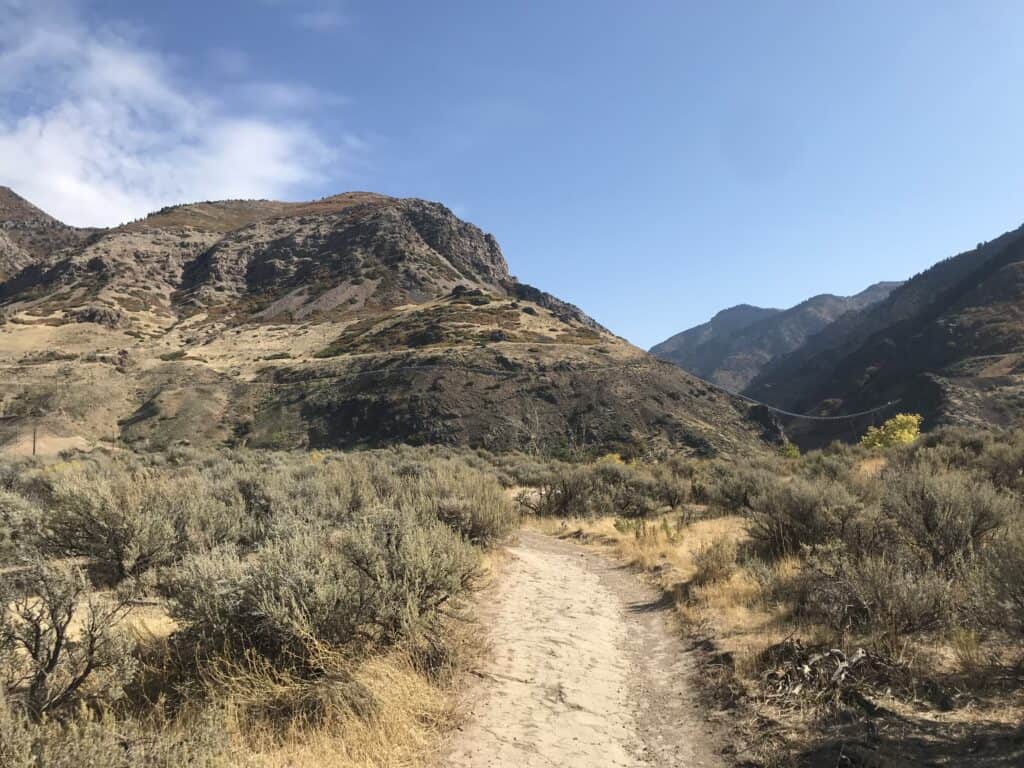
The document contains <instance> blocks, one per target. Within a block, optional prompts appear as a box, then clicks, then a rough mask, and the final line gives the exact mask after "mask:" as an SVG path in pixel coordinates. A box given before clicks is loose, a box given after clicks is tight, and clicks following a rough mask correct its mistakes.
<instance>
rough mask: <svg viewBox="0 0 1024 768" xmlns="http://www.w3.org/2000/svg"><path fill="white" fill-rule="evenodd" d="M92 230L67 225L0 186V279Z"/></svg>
mask: <svg viewBox="0 0 1024 768" xmlns="http://www.w3.org/2000/svg"><path fill="white" fill-rule="evenodd" d="M94 231H95V230H90V229H79V228H76V227H69V226H68V225H66V224H63V223H61V222H59V221H57V219H55V218H53V217H52V216H50V215H49V214H47V213H44V212H43V211H41V210H39V208H37V207H36V206H34V205H32V203H30V202H29V201H28V200H26V199H25V198H23V197H21V196H20V195H18V194H16V193H15V192H14V191H13V190H11V189H9V188H8V187H2V186H0V281H2V280H4V279H5V278H7V277H10V276H11V275H13V274H14V273H16V272H18V271H19V270H21V269H23V268H24V267H26V266H28V265H29V264H32V263H34V262H36V261H38V260H40V259H44V258H48V257H50V256H52V255H53V254H55V253H57V252H59V251H61V250H63V249H64V248H68V247H71V246H75V245H78V244H80V243H81V242H82V241H83V240H84V239H85V238H86V237H88V236H89V235H90V234H92V233H93V232H94Z"/></svg>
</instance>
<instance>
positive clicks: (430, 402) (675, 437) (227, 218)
mask: <svg viewBox="0 0 1024 768" xmlns="http://www.w3.org/2000/svg"><path fill="white" fill-rule="evenodd" d="M0 313H2V316H3V317H4V318H6V322H4V323H3V324H0V365H3V366H5V368H6V370H7V372H8V375H7V377H6V379H5V381H4V382H3V383H2V386H0V444H4V443H6V445H7V447H8V449H17V448H18V446H24V445H25V441H26V439H27V435H29V434H30V431H31V424H32V422H33V420H36V421H38V422H40V423H41V424H42V426H43V433H44V437H45V439H46V440H47V441H49V444H50V445H54V446H58V447H64V446H68V445H94V444H96V443H97V442H99V441H112V440H119V441H126V442H128V443H131V444H136V445H142V446H150V447H164V446H167V445H172V444H175V443H181V442H190V443H201V444H211V443H212V444H216V443H231V444H246V445H250V446H274V447H299V446H316V447H332V446H333V447H355V446H369V445H381V444H388V443H396V442H409V443H424V442H435V443H449V444H461V445H472V446H482V447H487V448H492V449H497V450H504V449H509V448H521V449H528V450H544V451H548V452H562V451H570V450H573V449H586V450H597V449H615V448H625V449H637V448H643V449H647V448H650V447H652V446H657V445H659V444H661V445H674V446H678V447H682V448H687V449H690V450H698V451H703V452H722V451H725V452H741V451H747V450H753V449H755V448H756V446H757V445H759V444H760V442H759V441H760V439H761V435H762V433H763V432H764V431H765V427H763V426H762V425H761V424H760V422H759V421H758V420H757V419H754V418H751V417H750V416H751V414H750V413H749V409H748V408H747V406H745V405H743V404H742V403H741V402H739V401H738V400H736V399H733V398H729V397H727V396H725V395H723V394H721V393H717V392H714V391H710V390H708V388H707V387H705V386H704V385H703V384H701V383H700V382H698V381H696V380H694V379H693V378H692V377H689V376H688V375H686V374H685V373H683V372H682V371H680V370H678V369H676V368H675V367H673V366H671V365H668V364H665V363H661V362H659V361H657V360H655V359H654V358H652V357H651V356H649V355H647V354H646V353H644V352H643V351H641V350H639V349H636V348H635V347H632V346H631V345H629V344H627V343H626V342H624V341H623V340H621V339H619V338H618V337H616V336H614V335H612V334H611V333H609V332H608V331H607V330H606V329H604V328H602V327H601V326H600V325H598V324H597V323H595V322H594V321H593V320H592V319H590V318H589V317H587V316H586V315H585V314H584V313H583V312H582V311H581V310H579V309H578V308H576V307H573V306H572V305H570V304H566V303H565V302H562V301H559V300H558V299H556V298H555V297H553V296H550V295H549V294H546V293H544V292H542V291H540V290H538V289H535V288H532V287H530V286H526V285H523V284H521V283H518V282H516V281H515V279H514V278H512V277H511V276H510V274H509V270H508V265H507V264H506V262H505V259H504V257H503V255H502V253H501V249H500V248H499V246H498V244H497V242H496V241H495V239H494V238H493V237H491V236H490V235H487V234H485V233H483V232H481V231H480V230H479V229H478V228H476V227H475V226H473V225H471V224H468V223H466V222H463V221H461V220H459V219H458V218H457V217H456V216H454V214H452V213H451V211H449V210H448V209H447V208H445V207H444V206H442V205H440V204H438V203H430V202H426V201H422V200H411V199H405V200H403V199H394V198H388V197H384V196H381V195H375V194H371V193H349V194H346V195H338V196H335V197H331V198H325V199H323V200H319V201H314V202H311V203H280V202H273V201H224V202H214V203H198V204H192V205H185V206H175V207H172V208H167V209H164V210H162V211H159V212H157V213H155V214H153V215H151V216H149V217H147V218H145V219H142V220H140V221H137V222H133V223H131V224H129V225H126V226H123V227H118V228H115V229H111V230H105V231H101V232H97V233H94V234H92V235H91V236H90V237H88V238H87V239H85V240H84V241H82V242H81V243H80V244H79V245H78V246H76V247H72V248H66V249H64V250H61V251H59V252H57V253H54V254H50V255H48V256H47V257H45V258H40V259H38V260H37V261H35V262H33V263H32V264H31V265H30V266H28V267H27V268H24V269H22V270H21V271H20V272H19V273H17V274H16V275H14V276H12V277H9V278H8V279H7V280H6V282H2V283H0ZM32 414H39V415H37V416H34V417H33V416H32ZM755 416H756V414H755ZM773 427H774V425H772V424H771V423H767V428H768V430H769V431H770V430H771V429H772V428H773ZM69 441H70V442H69Z"/></svg>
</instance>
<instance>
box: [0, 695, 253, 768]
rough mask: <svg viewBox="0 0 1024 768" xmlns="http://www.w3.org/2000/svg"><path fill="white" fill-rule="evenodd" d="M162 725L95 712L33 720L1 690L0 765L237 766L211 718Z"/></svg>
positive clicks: (71, 767)
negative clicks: (178, 725) (171, 726)
mask: <svg viewBox="0 0 1024 768" xmlns="http://www.w3.org/2000/svg"><path fill="white" fill-rule="evenodd" d="M160 725H161V724H159V723H157V724H148V723H147V724H143V723H140V722H137V721H134V720H115V719H114V718H113V717H111V716H109V715H107V716H93V715H92V714H90V713H89V712H88V711H78V712H75V713H72V714H71V715H69V716H68V717H65V718H62V719H59V720H56V719H48V720H43V721H40V722H33V721H31V720H29V719H28V718H27V717H25V716H24V715H22V714H21V713H20V712H18V711H17V710H15V709H14V708H12V707H10V706H9V705H8V704H7V703H6V702H4V700H3V697H2V695H0V765H2V766H3V767H4V768H84V767H85V766H90V767H91V766H96V768H100V767H102V768H140V766H145V768H182V766H188V767H189V768H234V767H235V766H239V765H240V764H241V763H240V762H239V761H238V759H237V757H236V756H234V755H232V754H231V753H230V750H229V746H228V743H227V736H226V734H225V733H224V729H223V728H219V727H217V725H216V724H215V722H214V721H213V720H212V719H211V718H205V719H202V720H199V721H197V722H192V723H189V727H188V728H187V729H185V728H177V729H174V730H170V729H167V728H164V727H160Z"/></svg>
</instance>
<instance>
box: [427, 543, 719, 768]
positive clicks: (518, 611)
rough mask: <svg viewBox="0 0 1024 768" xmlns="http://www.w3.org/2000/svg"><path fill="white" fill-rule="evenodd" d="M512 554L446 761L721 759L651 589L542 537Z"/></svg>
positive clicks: (487, 612) (571, 763) (487, 617)
mask: <svg viewBox="0 0 1024 768" xmlns="http://www.w3.org/2000/svg"><path fill="white" fill-rule="evenodd" d="M510 553H511V555H512V558H511V562H510V563H509V564H508V566H507V567H506V568H505V569H504V570H503V572H502V575H501V584H500V586H499V587H498V589H497V591H496V594H495V595H494V598H495V599H494V602H493V604H491V605H488V606H487V607H486V608H485V609H484V611H483V613H484V622H485V625H486V626H487V627H488V629H489V633H490V638H491V646H492V658H491V660H490V662H489V664H488V666H487V668H486V669H485V670H484V672H483V678H484V684H483V685H481V686H480V690H479V691H478V701H477V702H476V704H475V707H474V710H473V714H472V717H471V719H470V722H469V724H468V725H467V727H466V728H465V729H464V730H463V731H462V733H460V734H459V736H458V738H457V739H456V740H455V743H454V745H453V748H452V750H451V752H450V753H449V755H448V757H447V759H446V760H445V762H444V764H445V765H446V766H454V767H455V768H484V767H485V766H487V767H489V768H497V767H503V766H510V767H512V768H535V767H536V768H548V767H550V766H558V767H559V768H577V767H579V768H584V767H586V768H604V767H605V766H607V767H608V768H612V767H613V766H615V767H618V766H631V767H632V766H652V765H654V766H665V767H666V768H668V767H670V766H685V767H686V768H698V766H699V767H701V768H704V767H706V768H712V767H716V766H722V765H724V763H723V762H722V761H721V759H720V758H718V757H717V751H716V749H715V748H714V747H713V746H712V744H713V736H712V735H711V731H712V726H711V725H710V724H709V723H708V721H707V718H706V717H705V715H704V714H703V712H702V711H701V709H700V708H699V707H698V705H697V704H696V702H695V701H694V698H693V695H692V693H691V692H690V689H689V687H688V684H687V683H688V678H689V675H690V671H691V665H692V664H693V660H692V658H691V657H690V655H689V654H688V652H687V651H686V649H685V648H684V646H683V644H682V643H681V641H680V639H679V633H678V632H673V627H672V626H671V619H670V613H669V611H668V610H667V609H666V608H665V607H664V606H661V605H659V604H658V603H657V602H656V595H655V594H654V592H653V591H652V590H651V589H650V588H648V587H646V586H645V585H643V584H642V582H640V580H639V579H638V578H637V577H636V576H634V575H633V574H632V573H630V572H629V571H628V570H626V569H624V568H622V567H620V566H617V565H615V564H613V563H611V562H609V561H608V560H606V559H605V558H603V557H601V556H599V555H596V554H594V553H591V552H588V551H585V550H583V549H582V548H580V547H576V546H574V545H572V544H569V543H566V542H562V541H558V540H555V539H552V538H550V537H547V536H541V535H539V534H535V533H522V534H521V535H520V538H519V542H518V543H517V545H516V546H514V547H512V548H511V549H510Z"/></svg>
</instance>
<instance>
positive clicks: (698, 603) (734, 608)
mask: <svg viewBox="0 0 1024 768" xmlns="http://www.w3.org/2000/svg"><path fill="white" fill-rule="evenodd" d="M678 520H679V518H678V516H676V515H664V516H661V517H658V518H652V519H650V520H647V521H645V525H644V526H643V528H642V529H641V532H640V533H639V534H638V533H636V529H633V530H630V529H625V530H624V529H623V526H622V525H621V523H620V524H619V525H618V526H616V522H617V521H616V519H615V518H611V517H602V518H596V519H594V520H571V521H565V520H553V519H538V518H530V520H529V521H528V525H530V526H531V527H534V528H536V529H538V530H540V531H542V532H544V533H547V534H549V535H555V536H562V537H575V538H582V539H583V540H584V541H587V542H591V543H596V544H600V545H602V546H604V547H607V548H610V549H611V550H612V551H613V552H614V553H615V556H616V557H618V558H619V559H621V560H623V561H625V562H627V563H629V564H630V565H633V566H635V567H637V568H640V569H642V570H644V571H646V572H647V573H649V574H651V575H652V576H653V578H654V580H655V582H656V583H657V585H658V586H659V588H660V589H662V590H663V591H664V592H665V593H667V594H670V595H672V596H673V599H674V602H675V608H676V611H677V612H678V614H679V615H680V617H681V618H682V619H683V620H684V621H685V622H686V623H687V624H688V625H691V626H695V627H699V628H700V630H701V632H702V633H706V634H709V635H710V636H712V637H714V639H715V644H716V646H717V647H718V648H719V649H720V651H721V652H723V653H726V654H729V655H730V656H731V657H732V658H733V659H734V661H735V664H736V669H737V671H738V672H739V673H740V674H744V673H751V674H752V673H753V672H754V668H755V664H756V658H757V656H758V654H760V653H761V652H762V651H763V650H764V649H765V648H766V647H768V646H769V645H772V644H774V643H777V642H780V641H782V640H783V639H784V638H786V637H788V636H789V635H791V634H792V633H793V631H794V628H795V627H794V625H793V620H792V617H791V615H790V611H789V610H788V608H787V607H786V606H784V605H781V604H777V603H775V604H773V602H772V601H771V599H770V596H769V594H768V593H767V590H766V588H765V585H764V583H763V582H762V581H761V580H759V579H757V578H755V576H754V574H753V573H752V572H751V571H750V570H748V569H746V568H742V567H740V568H737V569H735V570H734V571H733V572H732V574H731V575H730V576H729V577H728V578H727V579H724V580H721V581H713V582H711V583H707V584H702V585H696V584H694V583H693V582H694V577H695V576H696V575H697V572H698V565H697V559H698V557H699V554H700V553H701V552H702V551H704V550H706V549H707V548H708V547H710V546H712V545H714V544H715V542H718V541H722V540H727V541H732V542H734V543H735V544H736V545H738V546H742V545H743V544H744V543H746V542H747V541H748V540H749V539H748V536H747V526H748V520H747V519H746V518H743V517H739V516H726V517H717V518H711V519H708V520H698V521H696V522H693V523H689V524H685V525H679V524H678ZM798 567H799V565H798V563H797V561H796V559H795V558H787V559H783V560H780V561H778V562H776V563H773V564H771V565H766V566H765V568H768V569H772V570H774V571H775V572H776V574H775V575H776V576H777V577H778V578H784V577H785V576H787V575H790V574H792V573H794V572H795V571H796V570H797V569H798ZM799 629H800V631H801V633H803V634H804V636H810V637H815V638H816V637H818V636H819V635H822V634H823V632H824V630H823V629H822V628H819V627H815V626H812V625H801V626H800V627H799Z"/></svg>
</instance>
